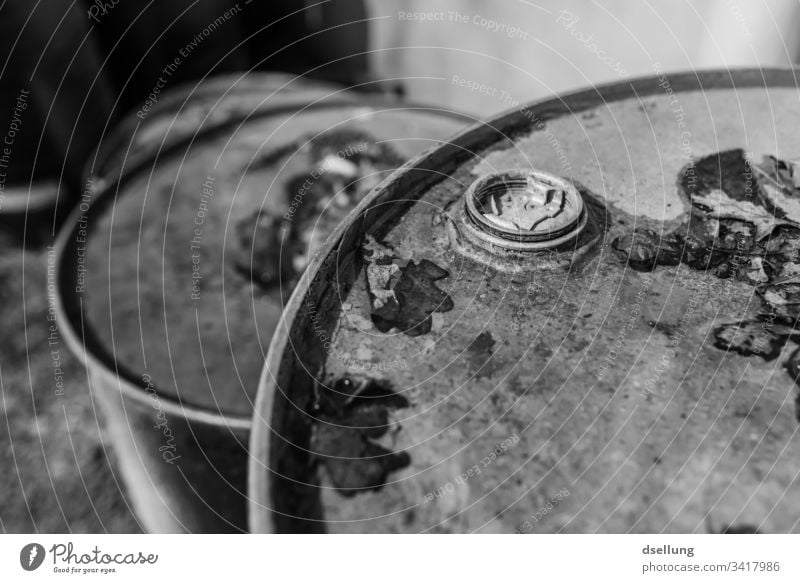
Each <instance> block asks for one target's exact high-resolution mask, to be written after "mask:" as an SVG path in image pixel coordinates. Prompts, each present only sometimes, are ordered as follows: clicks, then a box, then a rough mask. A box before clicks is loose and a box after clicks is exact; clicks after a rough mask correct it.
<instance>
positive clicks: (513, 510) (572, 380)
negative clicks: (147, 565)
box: [250, 70, 800, 533]
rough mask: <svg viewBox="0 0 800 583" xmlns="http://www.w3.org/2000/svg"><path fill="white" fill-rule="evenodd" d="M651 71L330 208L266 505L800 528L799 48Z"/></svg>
mask: <svg viewBox="0 0 800 583" xmlns="http://www.w3.org/2000/svg"><path fill="white" fill-rule="evenodd" d="M655 73H656V74H655V75H654V76H652V77H648V78H642V79H636V80H632V81H626V82H621V83H616V84H612V85H605V86H600V87H594V88H590V89H586V90H583V91H579V92H576V93H570V94H566V95H561V96H556V97H554V98H552V99H548V100H546V101H541V102H536V103H532V104H530V105H528V106H525V107H521V108H519V109H517V110H514V111H510V112H508V113H506V114H504V115H501V116H499V117H497V118H495V119H493V120H491V121H489V122H487V123H484V124H479V125H476V126H473V127H472V128H470V129H468V130H466V131H464V132H463V133H461V134H459V135H458V136H455V137H454V138H453V139H452V140H451V141H450V143H447V144H443V145H442V146H440V147H439V148H438V149H436V150H434V151H432V152H429V153H428V154H427V155H425V156H423V157H421V158H419V159H417V160H416V161H415V162H414V163H412V164H409V165H407V166H406V167H404V168H403V169H402V170H400V171H399V172H397V173H396V174H394V175H393V177H392V179H391V180H390V181H387V182H385V183H384V184H383V185H382V187H381V188H379V189H378V190H376V191H374V192H373V193H372V194H371V195H370V196H369V197H367V198H366V199H365V200H363V201H362V202H361V203H360V204H359V206H358V207H357V208H356V209H355V210H354V211H353V214H351V216H350V219H349V220H348V222H347V223H346V224H343V225H341V226H340V227H339V228H338V229H337V230H336V231H335V233H334V234H333V235H332V236H331V238H330V239H329V240H328V243H327V244H326V246H325V248H324V249H323V250H322V252H321V253H320V254H319V255H318V256H317V258H316V260H315V261H314V262H313V263H312V265H311V267H310V268H309V270H308V271H307V272H306V275H305V276H304V278H303V280H302V282H301V284H300V285H299V286H297V287H296V289H295V291H294V294H293V296H292V297H291V300H290V301H289V303H288V305H287V308H286V311H285V313H284V316H283V319H282V321H281V324H280V325H279V327H278V331H277V333H276V334H275V335H274V336H273V340H272V344H271V346H270V351H269V354H268V357H267V361H266V365H265V368H264V371H263V373H262V378H261V386H260V388H259V393H258V397H257V400H256V412H255V417H254V426H253V431H252V435H251V452H252V457H251V464H250V492H251V504H250V521H251V527H252V529H253V530H254V531H256V532H292V531H316V532H434V533H442V532H505V533H557V532H568V533H569V532H577V533H587V532H606V533H622V532H659V533H662V532H663V533H669V532H671V533H692V532H713V533H721V532H727V533H732V532H764V533H784V532H798V531H800V506H799V505H798V500H800V482H798V480H797V475H798V472H799V471H800V432H798V422H799V421H800V413H798V411H800V401H798V387H797V384H798V383H800V349H799V348H798V344H800V335H798V333H797V330H796V328H797V324H798V319H800V279H799V278H800V205H798V201H800V166H799V165H798V164H800V134H798V132H797V131H796V128H797V127H798V125H799V124H800V91H798V83H797V71H794V70H765V71H762V70H757V71H755V70H741V71H719V72H702V73H695V72H692V73H686V74H666V73H664V72H662V71H660V70H656V72H655Z"/></svg>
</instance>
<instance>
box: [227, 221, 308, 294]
mask: <svg viewBox="0 0 800 583" xmlns="http://www.w3.org/2000/svg"><path fill="white" fill-rule="evenodd" d="M287 235H288V229H287V228H286V226H285V225H284V223H283V220H282V219H281V218H279V217H274V216H270V215H267V214H263V213H261V212H260V211H256V212H254V213H253V214H252V215H250V216H247V217H245V218H243V219H241V220H240V221H239V222H238V223H236V238H237V243H238V245H237V247H236V249H235V250H234V252H233V264H234V268H235V269H236V271H238V272H239V273H240V274H242V275H243V276H244V277H246V278H248V279H250V280H252V281H253V283H255V284H258V285H260V286H262V287H269V286H273V285H276V284H278V283H279V282H280V281H281V279H283V280H284V281H286V280H290V279H292V278H293V277H294V270H293V269H292V264H291V259H290V255H289V253H288V247H287V245H286V243H287Z"/></svg>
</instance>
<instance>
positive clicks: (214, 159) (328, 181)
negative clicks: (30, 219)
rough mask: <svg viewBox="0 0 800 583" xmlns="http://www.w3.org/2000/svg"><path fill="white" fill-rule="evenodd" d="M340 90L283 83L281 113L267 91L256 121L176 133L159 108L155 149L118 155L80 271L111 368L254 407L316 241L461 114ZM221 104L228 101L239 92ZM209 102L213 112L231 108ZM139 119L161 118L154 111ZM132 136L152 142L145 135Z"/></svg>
mask: <svg viewBox="0 0 800 583" xmlns="http://www.w3.org/2000/svg"><path fill="white" fill-rule="evenodd" d="M248 99H250V100H251V101H252V96H251V97H248ZM245 101H246V100H245ZM262 101H263V100H262ZM333 101H334V102H333V103H328V101H327V100H326V99H325V98H324V97H318V103H311V102H310V101H308V102H305V103H302V102H297V98H296V96H295V95H292V96H289V97H286V96H281V97H280V99H278V98H277V97H276V98H275V102H276V103H278V104H279V105H280V106H279V107H277V106H276V107H275V108H274V111H272V112H270V111H267V113H266V114H265V113H264V108H265V105H264V104H263V103H261V104H260V106H259V111H258V112H257V113H253V114H252V115H251V117H250V118H249V119H243V120H240V121H239V122H237V123H230V124H228V126H225V127H221V129H217V130H215V131H213V132H210V133H209V134H208V135H203V134H202V133H199V132H198V133H197V136H196V137H195V138H194V139H193V134H189V135H188V136H187V135H186V133H187V132H186V127H185V126H186V123H181V124H179V125H177V126H176V128H175V129H174V131H175V132H177V133H178V134H179V136H180V138H181V140H182V141H179V142H178V143H177V145H175V143H173V142H174V140H172V139H171V138H170V133H169V129H165V128H164V127H163V120H159V121H158V122H157V123H158V124H159V126H158V131H157V132H156V133H157V134H158V137H159V139H158V140H154V141H152V142H151V143H150V144H149V154H150V155H151V156H152V159H151V160H149V161H147V162H145V163H142V158H141V156H136V157H131V158H130V159H129V161H128V162H127V164H128V166H126V158H125V156H119V155H115V156H114V157H113V159H114V161H115V162H114V163H115V168H116V170H115V171H116V172H117V175H120V174H121V175H123V176H124V180H122V181H121V182H120V185H119V186H118V187H114V188H113V189H114V190H115V192H110V193H106V194H105V195H103V197H104V200H103V201H102V203H101V204H99V205H98V207H97V208H95V210H94V211H93V214H92V215H91V216H89V217H88V218H87V219H86V224H85V228H86V229H87V230H88V233H89V236H88V240H89V243H88V245H87V251H86V263H85V266H86V272H85V273H86V277H85V280H83V281H82V288H83V303H84V308H83V309H84V310H85V313H86V321H87V322H88V324H89V327H90V328H91V330H92V332H93V333H94V334H95V336H96V338H97V340H98V342H97V345H98V346H99V347H100V349H102V350H103V351H104V352H105V354H104V358H106V360H108V361H109V362H110V363H112V364H109V366H110V367H112V368H113V367H118V368H119V370H121V371H122V372H123V373H124V374H126V375H128V376H129V377H130V378H131V379H132V381H133V382H134V383H136V382H141V379H142V378H143V377H145V375H147V378H146V380H148V382H152V383H154V385H155V386H156V387H157V389H158V390H159V391H160V392H161V393H162V394H163V395H168V396H171V397H177V398H178V399H179V400H180V401H181V402H182V403H184V404H188V405H192V406H195V407H200V408H206V409H208V410H209V411H219V412H223V413H225V414H226V415H240V416H247V415H249V414H250V412H251V410H252V403H251V401H252V398H253V397H254V396H255V392H256V388H257V382H258V374H259V370H260V369H261V366H262V364H263V359H264V355H265V353H266V349H267V346H268V343H269V340H270V337H271V335H272V331H273V329H274V326H275V324H276V322H277V320H278V318H279V316H280V313H281V309H282V306H283V304H284V298H287V297H288V295H289V293H290V292H291V289H292V286H293V282H294V280H295V279H296V278H297V277H298V276H299V273H300V272H301V271H302V267H303V265H304V264H305V263H306V262H307V256H308V254H310V253H312V252H313V249H314V248H315V246H318V245H319V244H320V243H321V241H324V237H325V234H326V233H327V232H329V231H330V230H332V229H333V227H334V226H335V225H336V224H337V223H338V221H340V220H341V219H342V218H343V217H344V216H345V214H346V211H347V210H348V209H349V207H348V205H354V204H355V202H356V200H354V199H357V198H358V197H360V196H363V194H365V193H366V191H367V190H369V188H370V187H371V186H373V185H374V184H377V182H379V181H380V179H382V178H383V177H384V176H386V175H387V174H388V173H389V172H390V171H391V170H393V169H394V168H396V167H397V166H399V165H400V164H402V163H403V162H404V161H405V160H406V159H408V158H410V157H413V156H414V155H415V154H417V153H418V152H421V151H423V150H425V149H427V148H430V147H432V146H434V145H437V144H438V143H439V142H440V140H441V139H443V138H444V137H446V136H447V135H449V134H451V133H454V132H455V131H456V130H458V129H460V128H461V127H462V126H463V125H464V119H463V118H460V117H459V116H458V115H456V114H452V115H451V114H447V113H446V112H441V111H438V110H434V109H428V108H414V107H411V106H403V105H400V104H398V103H392V102H388V101H387V102H385V103H384V102H383V101H380V100H376V99H371V100H366V99H364V100H359V99H352V98H351V99H350V104H348V103H347V102H343V101H342V99H338V97H334V99H333ZM358 101H363V103H358ZM221 103H222V105H221V107H223V108H226V109H225V111H227V110H228V109H229V108H230V107H232V105H235V104H236V99H235V96H234V97H226V99H225V100H224V101H222V102H221ZM269 103H270V102H269V101H267V103H266V107H267V108H268V107H269ZM292 104H293V105H292ZM240 105H241V104H240ZM246 105H248V106H250V105H252V104H249V102H248V103H247V104H246ZM203 108H204V109H203V110H204V111H206V110H207V109H209V110H210V111H211V115H210V117H211V118H213V120H214V123H215V124H221V123H222V121H224V118H230V116H229V115H228V114H226V113H224V112H223V113H222V114H219V115H216V114H214V113H213V107H211V108H209V107H208V106H203ZM184 121H185V120H184ZM201 121H202V120H198V124H199V125H198V128H197V129H198V130H200V129H202V123H201ZM137 131H140V132H144V133H147V132H148V131H150V130H149V129H148V126H147V122H146V120H145V121H144V122H143V123H142V124H141V128H140V129H139V130H137ZM131 139H132V140H133V141H132V143H135V144H136V148H137V149H138V150H141V148H142V140H141V138H138V137H135V136H134V137H132V138H131ZM164 144H169V145H170V147H169V149H165V151H164V153H163V154H160V155H155V152H157V151H158V150H159V147H163V146H164ZM134 158H135V159H134ZM354 160H355V162H354ZM359 160H360V161H361V162H363V161H364V160H367V161H368V162H369V163H371V164H372V165H369V164H367V163H366V162H365V163H364V164H367V166H365V165H364V164H361V162H359ZM354 164H355V165H358V164H361V166H359V168H358V170H359V172H361V173H359V174H358V175H357V176H356V175H355V174H353V173H354V172H355V170H354V168H355V166H354ZM104 178H106V177H104ZM350 182H352V184H350ZM105 184H106V185H107V184H109V180H108V179H107V178H106V180H105ZM336 189H342V190H343V191H344V190H346V192H344V193H340V194H336ZM322 190H325V192H324V193H323V194H320V192H321V191H322ZM343 197H344V199H343ZM347 197H350V198H347ZM98 203H100V201H98ZM306 203H308V204H306ZM303 209H305V210H303ZM295 224H296V225H297V227H295V226H294V225H295ZM84 234H85V233H84ZM282 236H284V237H285V239H284V240H283V241H282V239H281V237H282ZM270 262H271V263H270ZM281 265H282V267H281ZM270 270H273V271H274V270H279V272H278V273H277V274H275V273H271V272H270ZM266 272H270V273H266ZM265 273H266V274H265ZM266 279H269V281H268V282H266V283H265V281H264V280H266Z"/></svg>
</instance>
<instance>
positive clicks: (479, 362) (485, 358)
mask: <svg viewBox="0 0 800 583" xmlns="http://www.w3.org/2000/svg"><path fill="white" fill-rule="evenodd" d="M466 352H467V359H468V362H469V365H470V368H471V369H472V370H473V371H475V376H476V377H477V378H483V377H489V376H491V375H492V374H493V373H494V372H495V369H496V368H497V364H496V363H494V362H492V357H493V355H494V352H495V341H494V337H493V336H492V334H491V332H489V331H485V332H481V333H480V334H478V335H477V336H476V337H475V339H474V340H473V341H472V342H471V343H470V345H469V346H468V347H467V351H466Z"/></svg>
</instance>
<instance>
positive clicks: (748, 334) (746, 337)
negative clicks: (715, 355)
mask: <svg viewBox="0 0 800 583" xmlns="http://www.w3.org/2000/svg"><path fill="white" fill-rule="evenodd" d="M714 338H715V339H716V340H715V342H714V346H716V347H717V348H720V349H722V350H733V351H734V352H738V353H739V354H741V355H742V356H760V357H761V358H763V359H764V360H766V361H770V360H775V358H777V357H778V355H779V354H780V353H781V350H782V349H783V346H784V345H785V344H786V341H787V340H788V339H789V335H788V334H779V333H777V332H776V331H775V330H774V329H773V328H772V326H770V325H769V323H768V322H761V321H759V320H749V321H745V322H737V323H734V324H723V325H722V326H719V327H717V328H715V329H714Z"/></svg>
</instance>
